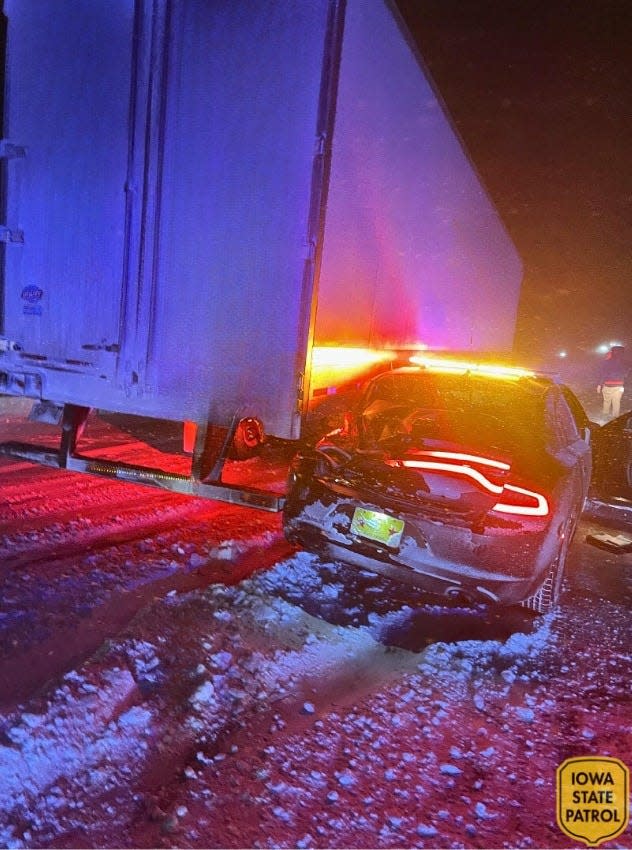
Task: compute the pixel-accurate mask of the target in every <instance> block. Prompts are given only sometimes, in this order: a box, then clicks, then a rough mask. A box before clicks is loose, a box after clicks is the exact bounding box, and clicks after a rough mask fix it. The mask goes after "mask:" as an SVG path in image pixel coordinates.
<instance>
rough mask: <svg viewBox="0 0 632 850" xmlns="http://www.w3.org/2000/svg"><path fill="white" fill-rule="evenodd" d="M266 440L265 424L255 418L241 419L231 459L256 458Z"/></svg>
mask: <svg viewBox="0 0 632 850" xmlns="http://www.w3.org/2000/svg"><path fill="white" fill-rule="evenodd" d="M264 439H265V433H264V431H263V424H262V423H261V421H260V420H259V419H257V418H256V417H254V416H248V417H246V418H245V419H241V420H240V421H239V424H238V425H237V429H236V431H235V436H234V437H233V445H232V449H231V452H230V454H231V457H233V458H235V459H237V460H246V459H247V458H249V457H254V455H256V454H257V453H258V452H259V449H260V448H261V445H262V443H263V441H264Z"/></svg>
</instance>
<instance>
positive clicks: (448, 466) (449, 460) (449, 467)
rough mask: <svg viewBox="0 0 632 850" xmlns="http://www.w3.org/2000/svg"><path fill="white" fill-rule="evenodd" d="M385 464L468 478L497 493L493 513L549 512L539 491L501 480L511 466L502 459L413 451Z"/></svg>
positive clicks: (444, 452)
mask: <svg viewBox="0 0 632 850" xmlns="http://www.w3.org/2000/svg"><path fill="white" fill-rule="evenodd" d="M386 464H387V465H388V466H393V467H400V468H402V467H403V468H406V469H419V470H422V471H423V470H425V471H427V472H430V473H433V472H434V473H445V474H447V475H454V476H457V477H461V478H463V477H465V478H468V479H469V480H470V481H474V482H476V484H478V486H479V487H481V488H482V489H483V490H486V491H487V492H488V493H491V494H492V495H494V496H499V497H500V498H499V500H498V502H496V504H495V505H494V506H493V508H492V509H491V510H493V511H496V512H497V513H504V514H514V515H520V516H534V517H543V516H547V515H548V513H549V503H548V501H547V499H546V497H545V496H543V495H542V494H541V493H537V492H536V491H535V490H527V489H526V488H524V487H518V486H517V485H515V484H508V483H507V482H506V481H505V480H503V478H504V477H505V476H506V475H507V474H508V473H509V471H510V470H511V466H510V465H509V464H508V463H506V462H505V461H501V460H495V459H494V458H488V457H481V456H480V455H472V454H467V453H465V452H448V451H416V452H415V453H414V457H407V458H401V459H399V458H397V459H395V458H389V459H388V460H386Z"/></svg>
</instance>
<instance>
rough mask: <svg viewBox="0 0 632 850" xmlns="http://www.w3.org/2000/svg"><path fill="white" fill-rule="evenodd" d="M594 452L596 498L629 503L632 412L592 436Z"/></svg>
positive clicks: (631, 484) (631, 498)
mask: <svg viewBox="0 0 632 850" xmlns="http://www.w3.org/2000/svg"><path fill="white" fill-rule="evenodd" d="M593 449H594V458H595V463H594V475H593V491H594V494H595V496H596V497H598V498H601V499H605V500H608V499H613V498H616V499H622V498H623V499H629V500H632V411H628V412H627V413H624V414H623V415H622V416H619V417H618V418H617V419H613V420H612V422H609V423H608V424H607V425H603V426H602V427H601V428H599V430H598V431H596V432H594V433H593Z"/></svg>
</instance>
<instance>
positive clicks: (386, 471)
mask: <svg viewBox="0 0 632 850" xmlns="http://www.w3.org/2000/svg"><path fill="white" fill-rule="evenodd" d="M570 397H571V394H570V391H569V390H568V389H567V388H565V387H561V386H560V385H558V384H556V383H555V382H554V381H552V380H551V379H549V378H546V377H542V376H538V375H536V374H534V373H532V372H528V371H526V370H522V369H515V368H510V367H493V366H485V365H477V364H470V363H462V362H458V361H453V360H452V361H442V360H432V359H423V358H418V359H417V365H415V366H407V367H402V368H398V369H394V370H392V371H390V372H386V373H384V374H381V375H378V376H377V377H375V378H373V379H372V380H370V381H369V382H368V383H367V384H366V386H365V387H364V389H363V391H362V393H361V395H360V398H359V400H358V402H357V403H356V404H355V405H354V406H353V409H351V410H350V411H349V412H348V413H347V414H345V417H344V424H343V425H342V427H340V428H338V429H337V430H335V431H333V432H331V433H329V434H328V435H327V436H325V437H324V438H323V439H321V440H320V441H319V442H318V443H317V444H316V445H315V446H314V447H310V448H306V449H304V450H303V451H301V452H300V453H299V454H298V455H297V456H296V457H295V458H294V461H293V463H292V466H291V469H290V476H289V486H288V494H287V500H286V504H285V509H284V530H285V534H286V536H287V538H288V539H289V540H290V541H293V542H297V543H300V544H301V545H302V546H303V547H304V548H306V549H308V550H310V551H312V552H316V553H319V554H321V555H323V556H325V557H327V558H329V559H332V560H336V561H340V562H344V563H346V564H350V565H353V566H356V567H359V568H362V569H368V570H370V571H373V572H378V573H383V574H386V575H388V576H391V577H393V578H395V579H399V580H401V581H404V582H409V583H412V584H415V585H417V586H419V587H421V588H422V589H425V590H427V591H429V592H431V593H434V594H437V593H438V594H441V595H444V596H447V597H449V598H452V599H457V600H458V599H465V600H468V601H471V602H480V601H487V602H495V603H502V604H513V603H522V604H523V605H526V606H527V607H530V608H532V609H534V610H535V611H538V612H540V613H544V612H546V611H548V610H550V609H551V608H552V607H553V606H554V605H556V604H557V601H558V598H559V594H560V589H561V583H562V576H563V572H564V565H565V561H566V556H567V553H568V549H569V544H570V541H571V539H572V536H573V533H574V531H575V528H576V526H577V522H578V519H579V516H580V513H581V511H582V507H583V505H584V501H585V498H586V495H587V492H588V488H589V484H590V479H591V463H592V461H591V446H590V431H589V429H588V428H587V427H585V425H586V422H585V421H582V418H581V414H580V413H578V411H581V405H579V403H577V405H575V404H574V403H573V401H572V399H571V403H570V404H569V401H568V400H567V399H569V398H570ZM575 401H576V400H575Z"/></svg>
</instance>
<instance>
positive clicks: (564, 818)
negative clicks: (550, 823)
mask: <svg viewBox="0 0 632 850" xmlns="http://www.w3.org/2000/svg"><path fill="white" fill-rule="evenodd" d="M629 819H630V772H629V770H628V768H627V766H626V765H625V764H624V763H623V762H622V761H619V759H615V758H608V757H603V758H602V757H598V756H595V757H592V756H586V757H583V758H570V759H566V761H564V762H562V764H561V765H560V766H559V767H558V769H557V823H558V826H559V828H560V829H561V830H562V832H563V833H565V834H566V835H568V836H569V837H570V838H574V839H576V840H578V841H583V842H584V843H585V844H586V845H588V847H598V846H599V845H600V844H602V843H603V842H604V841H608V840H609V839H612V838H616V837H617V835H621V833H622V832H624V831H625V829H626V828H627V826H628V822H629Z"/></svg>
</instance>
